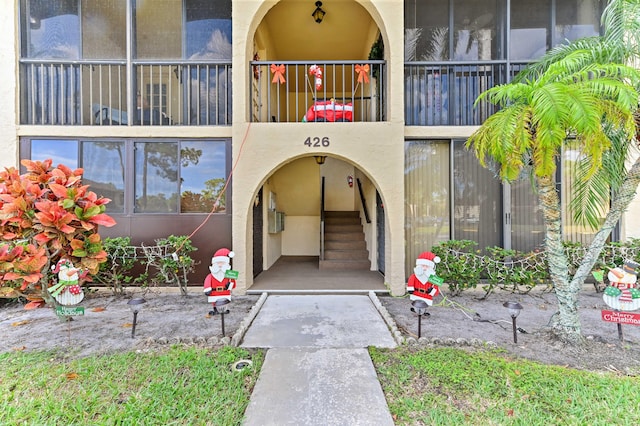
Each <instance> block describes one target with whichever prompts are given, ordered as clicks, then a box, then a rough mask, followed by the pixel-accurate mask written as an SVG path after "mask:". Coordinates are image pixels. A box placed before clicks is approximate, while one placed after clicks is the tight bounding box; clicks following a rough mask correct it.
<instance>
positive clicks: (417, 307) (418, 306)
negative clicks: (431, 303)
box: [411, 300, 431, 339]
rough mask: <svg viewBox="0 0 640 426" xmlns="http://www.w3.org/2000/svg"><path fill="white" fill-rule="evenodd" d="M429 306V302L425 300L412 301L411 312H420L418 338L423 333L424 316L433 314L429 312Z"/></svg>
mask: <svg viewBox="0 0 640 426" xmlns="http://www.w3.org/2000/svg"><path fill="white" fill-rule="evenodd" d="M427 306H428V305H427V302H425V301H423V300H414V301H413V302H411V312H415V313H416V314H418V339H419V338H420V337H421V335H422V316H423V315H426V316H429V315H431V314H430V313H428V312H427Z"/></svg>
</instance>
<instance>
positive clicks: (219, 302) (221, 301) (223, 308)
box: [215, 299, 231, 337]
mask: <svg viewBox="0 0 640 426" xmlns="http://www.w3.org/2000/svg"><path fill="white" fill-rule="evenodd" d="M230 302H231V301H230V300H229V299H219V300H216V305H215V306H216V309H217V310H218V312H220V322H221V323H222V337H224V314H228V313H229V310H228V309H227V307H226V306H225V305H227V304H229V303H230Z"/></svg>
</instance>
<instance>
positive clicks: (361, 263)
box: [319, 260, 371, 270]
mask: <svg viewBox="0 0 640 426" xmlns="http://www.w3.org/2000/svg"><path fill="white" fill-rule="evenodd" d="M319 269H342V270H345V269H348V270H369V269H371V262H369V261H368V260H321V261H320V265H319Z"/></svg>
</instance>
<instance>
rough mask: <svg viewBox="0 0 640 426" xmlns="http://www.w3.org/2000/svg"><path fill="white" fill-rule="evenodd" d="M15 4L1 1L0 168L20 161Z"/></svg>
mask: <svg viewBox="0 0 640 426" xmlns="http://www.w3.org/2000/svg"><path fill="white" fill-rule="evenodd" d="M15 3H16V2H14V1H11V0H2V2H1V3H0V4H1V5H2V13H1V14H0V40H2V43H0V82H1V83H0V105H1V107H0V111H2V113H1V114H0V167H2V168H4V167H10V166H16V165H17V161H18V138H17V136H16V123H18V117H17V108H16V105H17V103H16V78H17V75H18V68H17V62H16V61H14V58H17V57H18V56H17V55H18V52H19V51H18V41H17V34H18V32H17V30H16V29H17V19H18V18H17V17H18V13H17V10H16V9H15V7H16V4H15Z"/></svg>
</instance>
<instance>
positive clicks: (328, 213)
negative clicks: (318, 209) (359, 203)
mask: <svg viewBox="0 0 640 426" xmlns="http://www.w3.org/2000/svg"><path fill="white" fill-rule="evenodd" d="M334 217H357V218H359V217H360V212H359V211H357V210H348V211H325V212H324V218H325V219H327V218H334Z"/></svg>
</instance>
